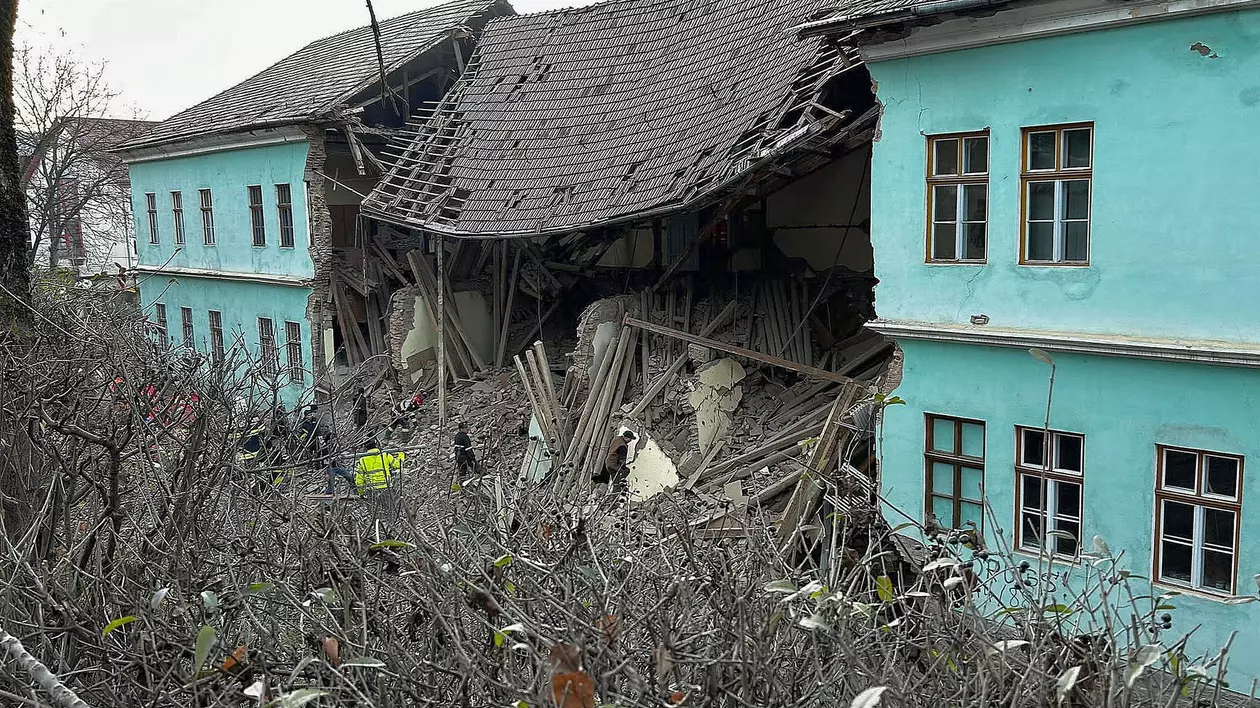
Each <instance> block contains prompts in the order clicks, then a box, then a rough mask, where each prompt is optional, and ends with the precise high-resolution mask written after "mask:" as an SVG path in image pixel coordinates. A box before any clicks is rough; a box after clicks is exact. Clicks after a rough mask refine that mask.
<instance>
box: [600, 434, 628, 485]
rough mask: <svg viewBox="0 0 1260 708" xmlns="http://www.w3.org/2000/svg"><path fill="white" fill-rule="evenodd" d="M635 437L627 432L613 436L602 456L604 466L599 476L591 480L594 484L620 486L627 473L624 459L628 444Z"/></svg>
mask: <svg viewBox="0 0 1260 708" xmlns="http://www.w3.org/2000/svg"><path fill="white" fill-rule="evenodd" d="M636 437H637V436H636V435H635V434H634V432H633V431H630V430H627V431H625V432H623V433H622V434H621V435H614V436H613V439H612V442H611V443H609V444H608V452H607V453H606V454H605V455H604V466H603V469H602V470H600V472H599V474H596V475H595V476H594V477H592V478H591V481H593V482H595V483H596V484H615V485H617V486H621V485H622V484H623V483H624V482H625V479H626V477H627V476H628V474H629V472H628V470H627V469H626V457H627V455H629V453H630V442H631V441H632V440H634V439H635V438H636Z"/></svg>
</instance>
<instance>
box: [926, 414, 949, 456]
mask: <svg viewBox="0 0 1260 708" xmlns="http://www.w3.org/2000/svg"><path fill="white" fill-rule="evenodd" d="M930 422H931V424H932V449H933V450H937V451H940V452H954V421H952V420H950V419H949V418H932V419H931V421H930Z"/></svg>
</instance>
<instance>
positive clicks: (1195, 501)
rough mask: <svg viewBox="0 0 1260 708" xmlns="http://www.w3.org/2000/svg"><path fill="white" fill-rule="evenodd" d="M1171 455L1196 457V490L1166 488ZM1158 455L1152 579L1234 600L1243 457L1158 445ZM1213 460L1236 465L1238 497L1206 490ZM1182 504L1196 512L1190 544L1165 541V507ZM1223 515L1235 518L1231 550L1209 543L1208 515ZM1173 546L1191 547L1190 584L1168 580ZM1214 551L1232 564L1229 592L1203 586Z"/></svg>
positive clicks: (1239, 533)
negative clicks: (1207, 557)
mask: <svg viewBox="0 0 1260 708" xmlns="http://www.w3.org/2000/svg"><path fill="white" fill-rule="evenodd" d="M1169 452H1178V453H1184V454H1190V455H1194V456H1195V486H1194V489H1193V490H1190V489H1187V488H1185V487H1174V486H1168V485H1166V484H1164V476H1165V468H1166V466H1167V455H1168V453H1169ZM1155 454H1156V473H1155V518H1156V523H1155V542H1154V549H1153V556H1154V557H1153V560H1152V570H1151V577H1153V578H1154V579H1155V581H1156V582H1158V583H1162V584H1165V585H1173V586H1177V587H1184V588H1189V589H1191V590H1194V591H1196V592H1202V593H1207V594H1210V595H1217V596H1226V597H1228V596H1232V595H1233V594H1234V593H1235V592H1236V591H1237V589H1238V564H1239V555H1240V554H1241V553H1242V549H1241V530H1242V489H1243V487H1242V485H1243V463H1244V458H1243V456H1242V455H1234V454H1229V453H1222V452H1214V451H1211V450H1198V449H1194V448H1187V447H1180V446H1176V445H1157V446H1156V448H1155ZM1209 458H1220V459H1227V460H1232V461H1233V462H1235V463H1236V465H1237V467H1236V472H1235V476H1234V495H1233V496H1226V495H1221V494H1213V493H1210V492H1208V491H1207V490H1206V486H1207V485H1206V474H1207V472H1206V467H1207V460H1208V459H1209ZM1170 502H1171V503H1175V504H1181V505H1184V506H1189V507H1191V508H1193V509H1194V521H1193V529H1192V531H1191V533H1192V534H1193V538H1191V539H1189V542H1188V543H1187V541H1186V540H1185V539H1183V538H1182V537H1176V536H1173V537H1165V522H1166V520H1167V515H1166V514H1165V504H1167V503H1170ZM1209 509H1211V510H1214V511H1222V512H1226V513H1229V514H1231V515H1233V517H1234V531H1233V539H1232V540H1233V546H1232V547H1231V548H1226V547H1222V546H1219V545H1214V544H1209V543H1207V541H1206V532H1207V526H1206V518H1207V511H1208V510H1209ZM1165 541H1167V542H1168V543H1172V544H1174V545H1178V546H1182V547H1186V546H1189V547H1190V582H1189V583H1187V582H1186V581H1184V580H1181V579H1179V578H1171V577H1165V576H1164V572H1163V570H1164V569H1163V547H1164V543H1165ZM1205 551H1212V552H1215V553H1221V554H1224V555H1228V556H1229V558H1230V561H1231V567H1230V583H1229V588H1227V589H1224V590H1222V589H1220V588H1215V587H1210V586H1205V585H1204V584H1203V561H1204V552H1205Z"/></svg>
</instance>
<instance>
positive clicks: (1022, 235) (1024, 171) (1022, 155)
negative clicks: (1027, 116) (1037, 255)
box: [1019, 122, 1097, 268]
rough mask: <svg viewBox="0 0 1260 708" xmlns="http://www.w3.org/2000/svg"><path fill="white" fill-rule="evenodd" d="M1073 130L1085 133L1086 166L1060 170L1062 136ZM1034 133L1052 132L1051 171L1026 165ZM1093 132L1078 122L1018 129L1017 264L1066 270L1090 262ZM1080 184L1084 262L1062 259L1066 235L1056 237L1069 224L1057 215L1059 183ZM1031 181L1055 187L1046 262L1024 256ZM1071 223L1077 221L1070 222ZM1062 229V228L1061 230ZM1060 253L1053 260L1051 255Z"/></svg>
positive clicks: (1092, 202)
mask: <svg viewBox="0 0 1260 708" xmlns="http://www.w3.org/2000/svg"><path fill="white" fill-rule="evenodd" d="M1073 130H1089V166H1088V167H1064V166H1063V154H1064V151H1065V149H1066V146H1065V144H1064V139H1063V134H1064V133H1065V132H1069V131H1073ZM1038 133H1054V134H1055V138H1054V145H1055V149H1054V169H1053V170H1048V169H1040V170H1034V169H1032V168H1031V167H1030V165H1029V160H1031V159H1032V154H1031V151H1030V150H1029V149H1028V146H1029V142H1030V141H1031V139H1032V136H1033V135H1034V134H1038ZM1096 135H1097V131H1096V130H1095V128H1094V124H1093V123H1092V122H1082V123H1063V124H1056V125H1040V126H1032V127H1028V128H1022V129H1021V130H1020V141H1019V146H1020V147H1019V264H1020V265H1024V266H1034V267H1044V266H1051V267H1053V266H1069V267H1077V268H1080V267H1086V266H1088V265H1089V263H1090V255H1091V254H1092V252H1093V241H1094V233H1093V231H1094V224H1093V222H1094V145H1095V138H1096ZM1079 181H1084V182H1086V183H1087V184H1088V186H1089V187H1088V188H1089V196H1088V198H1087V199H1086V209H1087V215H1086V217H1085V219H1084V222H1085V225H1086V231H1085V258H1084V260H1067V259H1066V258H1064V257H1063V253H1062V252H1063V251H1066V250H1067V235H1066V233H1064V234H1062V235H1061V234H1060V227H1061V226H1062V225H1063V224H1064V222H1066V221H1069V219H1067V218H1066V217H1063V216H1061V209H1060V205H1061V203H1062V199H1061V194H1062V191H1063V190H1062V186H1061V185H1062V184H1063V183H1064V182H1079ZM1034 182H1052V183H1054V185H1055V200H1054V210H1055V216H1054V218H1053V220H1052V221H1051V222H1050V223H1051V224H1053V225H1054V233H1053V235H1052V238H1053V243H1052V244H1051V257H1050V259H1049V260H1033V259H1031V258H1029V257H1028V203H1029V201H1030V199H1029V189H1030V185H1031V184H1032V183H1034ZM1072 221H1080V220H1079V219H1074V220H1072ZM1064 228H1065V227H1064ZM1056 251H1060V253H1059V255H1058V256H1057V257H1056V256H1055V255H1054V253H1055V252H1056Z"/></svg>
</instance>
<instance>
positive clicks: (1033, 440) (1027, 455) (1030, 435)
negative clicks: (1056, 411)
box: [1020, 429, 1045, 469]
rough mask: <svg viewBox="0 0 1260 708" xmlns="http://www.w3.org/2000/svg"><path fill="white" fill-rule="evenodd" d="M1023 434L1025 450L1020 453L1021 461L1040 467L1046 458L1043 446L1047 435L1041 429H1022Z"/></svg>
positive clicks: (1030, 465)
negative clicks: (1043, 454) (1043, 455)
mask: <svg viewBox="0 0 1260 708" xmlns="http://www.w3.org/2000/svg"><path fill="white" fill-rule="evenodd" d="M1021 435H1022V436H1023V446H1022V447H1023V451H1022V452H1021V453H1020V462H1021V463H1022V464H1024V465H1027V466H1029V467H1036V468H1038V469H1040V468H1041V465H1042V460H1043V459H1044V458H1043V457H1042V453H1043V452H1044V450H1043V449H1042V446H1043V445H1045V435H1044V434H1042V432H1041V431H1040V430H1028V429H1025V430H1023V431H1021Z"/></svg>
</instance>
